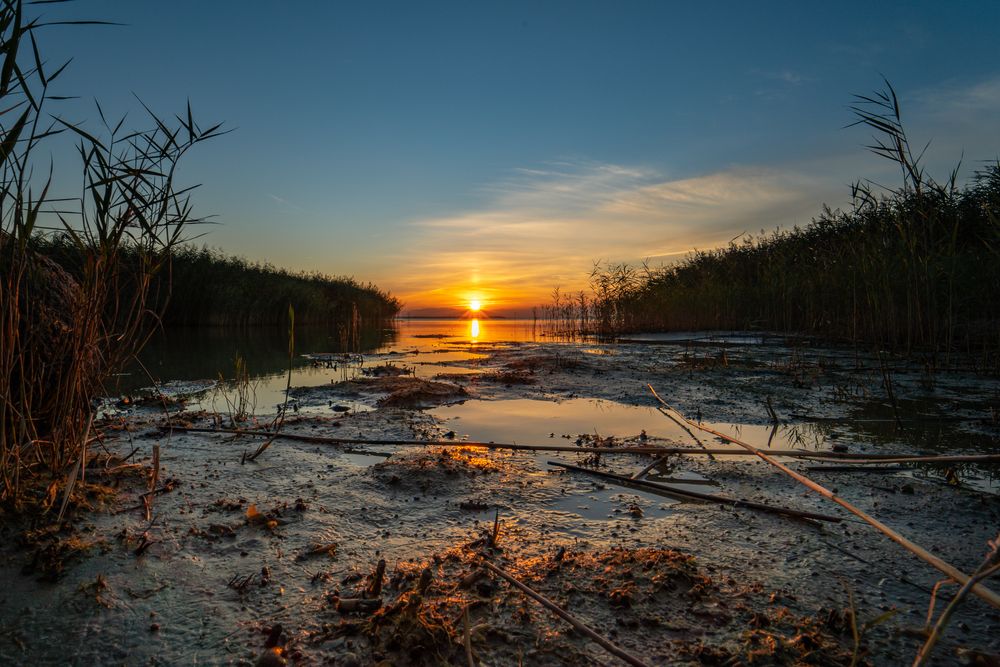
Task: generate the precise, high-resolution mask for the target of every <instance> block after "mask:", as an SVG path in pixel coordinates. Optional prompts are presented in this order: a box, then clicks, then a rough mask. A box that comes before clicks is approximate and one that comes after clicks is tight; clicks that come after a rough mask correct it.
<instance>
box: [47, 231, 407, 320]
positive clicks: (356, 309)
mask: <svg viewBox="0 0 1000 667" xmlns="http://www.w3.org/2000/svg"><path fill="white" fill-rule="evenodd" d="M33 243H34V244H35V247H36V249H37V251H38V252H39V253H40V254H43V255H45V256H46V257H50V258H53V259H56V260H57V261H58V262H59V263H60V264H61V265H63V266H73V265H75V264H76V263H77V259H76V248H75V247H74V246H73V245H71V244H67V243H66V241H65V240H64V239H60V238H47V239H35V240H34V241H33ZM138 259H139V258H137V257H135V256H134V255H132V254H129V253H125V254H124V255H123V261H124V262H126V263H128V264H131V263H134V262H136V261H138ZM152 288H153V290H152V291H153V293H154V294H155V295H156V297H155V301H154V305H155V307H156V310H157V311H158V312H162V313H163V314H162V321H163V325H164V327H165V328H168V329H169V328H171V327H177V326H227V327H243V326H269V325H284V324H285V323H286V320H287V317H288V306H289V305H291V306H292V307H293V308H294V309H295V318H296V321H297V322H298V323H299V324H300V325H320V324H321V325H332V326H335V327H338V328H342V329H343V330H344V331H343V334H344V336H346V337H347V338H351V337H352V331H353V337H354V338H357V332H356V331H354V330H356V329H358V328H359V327H361V326H367V325H373V324H380V323H382V322H384V321H386V320H388V319H391V318H393V317H395V315H396V314H397V312H398V311H399V308H400V303H399V301H398V300H397V299H396V298H395V297H393V296H391V295H390V294H389V293H388V292H385V291H383V290H381V289H379V288H378V287H377V286H375V285H373V284H370V283H369V284H362V283H359V282H358V281H356V280H354V279H353V278H350V277H344V276H329V275H326V274H323V273H319V272H311V273H307V272H291V271H288V270H285V269H281V268H277V267H275V266H273V265H271V264H268V263H261V262H250V261H248V260H246V259H244V258H241V257H234V256H230V255H226V254H224V253H223V252H222V251H220V250H216V249H210V248H207V247H202V248H198V247H195V246H192V245H182V246H178V247H176V248H173V249H172V250H171V254H170V262H169V271H164V272H161V273H159V274H158V275H157V276H155V277H154V278H153V282H152ZM168 297H169V298H168Z"/></svg>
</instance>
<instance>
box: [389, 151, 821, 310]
mask: <svg viewBox="0 0 1000 667" xmlns="http://www.w3.org/2000/svg"><path fill="white" fill-rule="evenodd" d="M827 185H829V184H828V183H827ZM822 187H823V186H822V184H821V183H819V182H818V181H816V180H814V179H811V178H809V177H807V176H804V175H802V173H800V172H798V171H796V170H779V169H767V168H755V167H733V168H730V169H726V170H723V171H719V172H715V173H711V174H705V175H701V176H695V177H688V178H673V179H671V178H667V177H665V176H664V175H663V174H659V173H657V172H655V171H654V170H651V169H647V168H642V167H626V166H621V165H614V164H603V163H594V162H580V163H566V162H564V163H558V164H551V165H545V166H543V167H541V168H533V169H521V170H517V171H515V172H513V173H512V174H511V176H510V177H509V178H508V179H505V180H503V181H501V182H499V183H496V184H493V185H491V186H490V187H489V188H487V189H486V191H487V192H489V195H490V196H489V201H488V202H487V203H486V205H484V206H483V208H482V209H481V210H475V211H468V212H464V213H461V214H456V215H452V216H446V217H437V218H430V219H422V220H417V221H414V222H413V223H411V232H412V234H411V235H410V239H411V241H412V242H411V243H410V244H409V246H408V249H407V252H406V257H405V266H406V270H405V273H404V272H400V275H398V276H393V279H392V280H391V283H392V285H393V290H394V292H396V293H399V294H401V296H402V297H403V298H404V300H406V301H407V303H408V304H409V305H410V306H411V307H422V306H427V305H453V304H452V303H449V302H448V299H452V300H453V301H454V305H459V304H460V303H462V302H463V301H465V300H467V299H468V298H471V297H473V296H479V297H483V298H486V299H487V300H489V301H492V303H493V304H494V305H496V306H500V307H504V306H507V307H510V306H519V305H520V306H523V305H527V304H531V303H539V302H541V301H544V300H545V299H546V298H547V295H548V293H549V291H550V290H551V289H552V287H554V286H556V285H560V286H562V287H563V288H565V289H568V290H571V291H575V290H578V289H582V288H585V287H586V282H587V269H588V267H590V266H592V262H595V261H614V262H618V261H628V262H635V261H639V260H642V259H646V258H652V259H653V260H654V262H657V261H672V260H674V259H676V258H677V257H678V256H682V255H684V254H685V253H686V252H688V251H689V250H691V249H692V248H694V247H701V248H707V247H714V246H717V245H720V244H723V243H726V242H727V241H728V240H729V239H731V238H732V237H733V236H734V235H736V234H739V233H741V232H744V231H750V232H755V231H758V230H760V229H772V228H774V227H776V226H779V225H789V224H801V223H805V222H808V221H809V219H810V218H811V216H812V215H814V214H815V213H817V212H818V210H819V204H820V202H821V201H822V199H821V198H818V197H820V196H821V191H822ZM824 194H825V193H824ZM399 259H400V261H404V258H399ZM428 287H429V289H428ZM445 295H447V296H445Z"/></svg>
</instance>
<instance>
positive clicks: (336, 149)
mask: <svg viewBox="0 0 1000 667" xmlns="http://www.w3.org/2000/svg"><path fill="white" fill-rule="evenodd" d="M41 9H42V10H43V11H44V12H45V14H46V16H47V17H48V18H52V19H66V18H89V19H101V20H107V21H114V22H118V23H121V24H122V25H117V26H52V27H49V28H46V29H45V30H44V31H41V32H39V34H38V39H39V44H40V47H41V49H42V51H43V53H44V54H45V56H46V58H47V59H48V61H49V62H53V63H55V62H58V61H61V60H64V59H66V58H69V57H72V58H73V61H72V63H71V64H70V67H69V69H67V70H66V73H65V74H64V75H62V77H61V78H60V79H59V81H58V83H57V85H55V88H56V90H54V91H52V92H53V93H56V94H60V95H72V96H78V97H79V99H77V100H68V101H63V102H58V105H59V106H58V107H55V110H53V109H50V111H53V112H54V113H58V114H59V115H61V116H63V117H65V118H69V119H72V120H74V121H79V122H83V123H84V124H85V126H87V127H96V126H97V124H98V123H99V120H100V118H99V116H98V113H97V111H96V107H95V106H94V104H93V101H94V100H95V99H96V100H99V101H100V103H101V105H102V108H103V109H104V111H105V114H106V115H107V116H109V117H117V116H120V115H121V114H124V113H127V114H128V118H127V121H126V126H132V127H136V128H138V127H144V126H145V124H146V123H147V122H148V121H146V120H145V119H144V117H143V113H142V107H141V106H140V104H139V103H138V102H137V98H140V99H141V100H142V101H143V102H145V103H146V104H147V105H148V106H149V107H151V108H152V109H154V110H156V111H157V112H158V113H160V114H166V115H169V114H173V113H181V112H182V111H183V110H184V108H185V105H186V103H187V101H188V100H190V102H191V105H192V108H193V109H194V112H195V115H196V117H197V118H199V119H201V122H202V124H203V125H204V126H207V125H210V124H214V123H215V122H218V121H224V122H225V126H226V127H227V128H231V129H233V132H231V133H230V134H227V135H225V136H222V137H219V138H217V139H214V140H212V141H211V142H208V143H206V144H204V145H201V146H199V147H198V148H197V150H196V152H194V153H192V154H191V155H189V156H187V161H186V163H184V164H182V166H181V177H182V181H184V183H185V184H201V187H200V189H199V190H198V191H197V193H196V195H195V198H194V202H195V206H196V210H197V211H198V212H199V213H201V214H204V215H214V216H215V218H214V220H215V221H217V222H218V223H220V224H218V225H215V226H211V227H206V228H204V229H203V230H202V231H206V232H208V233H207V235H206V236H205V237H203V238H201V239H199V240H198V243H202V244H207V245H209V246H212V247H216V248H220V249H222V250H224V251H226V252H228V253H232V254H237V255H242V256H245V257H247V258H248V259H251V260H261V261H268V262H271V263H272V264H275V265H278V266H283V267H287V268H290V269H295V270H306V271H320V272H324V273H329V274H335V275H350V276H353V277H355V278H356V279H358V280H360V281H361V282H373V283H375V284H377V285H379V286H380V287H382V288H384V289H387V290H389V291H391V292H392V293H393V294H394V295H396V296H398V297H400V298H401V299H402V300H403V301H404V302H405V304H406V311H407V312H421V311H423V312H426V311H425V310H424V309H427V308H437V307H456V308H460V309H462V308H464V307H466V306H467V304H468V303H469V301H470V300H472V299H479V300H481V301H482V302H483V307H484V308H487V309H489V310H491V311H493V312H497V313H506V314H512V313H516V312H525V311H526V310H527V309H529V308H530V307H531V306H532V305H535V304H539V303H544V302H546V301H548V298H549V294H550V292H551V290H552V288H554V287H556V286H558V287H560V288H561V289H562V290H563V291H564V292H567V291H568V292H575V291H577V290H581V289H586V288H587V281H588V275H589V273H590V271H591V269H592V267H593V266H594V264H595V263H597V262H615V263H617V262H630V263H638V262H642V261H647V262H648V263H650V264H652V265H654V266H656V265H660V264H668V263H670V262H672V261H677V260H678V259H679V258H681V257H683V255H684V254H685V253H687V252H689V251H690V250H691V249H693V248H701V249H705V248H711V247H717V246H719V245H724V244H725V243H727V242H728V241H729V240H730V239H732V238H733V237H735V236H737V235H740V234H743V233H757V232H760V231H761V230H772V229H775V228H777V227H789V226H792V225H805V224H808V223H809V221H810V220H811V219H812V218H813V217H814V216H816V215H818V214H819V213H820V212H821V210H822V205H823V204H824V203H825V204H828V205H830V206H831V207H834V208H836V207H846V206H848V205H849V204H850V184H851V183H852V182H854V181H855V180H857V179H872V180H874V181H876V182H878V183H885V184H887V185H895V184H897V183H898V181H899V176H898V173H897V172H896V171H895V170H894V168H893V166H892V165H891V164H889V163H887V162H885V161H884V160H880V159H879V158H877V157H875V156H873V155H871V154H870V153H868V152H866V150H865V148H864V146H865V144H866V143H867V142H868V141H869V139H870V136H869V134H868V133H867V132H866V131H865V130H863V129H861V128H858V127H853V128H850V127H846V126H847V125H848V124H849V123H850V122H851V121H852V116H851V112H850V110H849V106H850V104H851V103H852V96H853V95H854V94H858V93H861V94H868V93H870V92H871V91H873V90H875V89H878V88H880V87H882V85H883V77H886V78H888V80H889V81H891V82H892V85H893V86H894V87H895V88H896V90H897V92H898V94H899V96H900V100H901V103H902V110H903V120H904V123H905V125H906V127H907V129H908V131H909V134H910V136H911V138H912V140H913V142H914V143H915V144H920V145H923V144H924V143H925V142H927V141H930V142H931V144H930V147H929V149H928V152H927V157H926V160H927V166H928V169H929V171H930V173H931V174H932V175H935V176H937V177H938V178H939V179H944V178H946V177H947V174H948V172H949V171H950V170H951V169H952V168H954V167H955V166H956V165H957V164H959V162H961V164H962V171H961V173H962V175H963V177H968V176H969V175H971V174H972V172H973V171H974V170H975V169H976V167H977V165H980V164H981V163H982V161H984V160H995V159H996V158H997V156H998V154H1000V131H998V127H1000V59H998V58H996V53H995V45H996V41H997V38H998V37H1000V3H998V2H994V1H989V2H973V1H969V2H962V3H943V2H939V1H938V2H906V3H893V2H879V3H872V2H864V3H852V2H836V3H812V2H766V1H762V2H753V3H747V2H698V3H691V2H684V3H680V2H628V1H615V2H611V1H608V2H584V1H575V2H513V1H508V2H502V3H501V2H496V3H485V2H467V1H466V2H455V3H437V2H427V3H414V2H401V3H389V2H363V3H361V2H359V3H340V2H319V1H306V0H301V1H289V2H276V1H267V2H265V1H263V0H261V1H257V2H246V1H240V2H237V1H235V0H212V1H211V2H204V1H203V0H200V1H190V0H172V1H171V2H153V1H152V0H148V1H125V0H119V1H111V0H105V1H97V0H95V1H90V2H88V1H86V0H82V1H80V2H76V3H71V4H56V5H43V6H41ZM65 144H66V141H65V140H64V139H62V138H56V139H54V140H53V141H52V143H51V147H50V151H51V154H52V156H53V159H54V160H55V161H56V162H58V163H59V164H60V167H61V168H62V166H63V165H65V164H70V166H72V163H73V160H75V159H77V158H74V156H73V155H72V152H71V151H70V150H69V148H70V146H68V145H65ZM59 173H60V174H61V175H62V174H63V173H65V174H66V178H65V180H63V181H62V182H61V183H59V185H60V187H62V188H64V192H66V193H73V192H78V191H79V183H78V179H77V181H76V182H75V183H74V181H73V175H72V174H73V172H72V170H70V169H69V168H67V171H66V172H63V171H62V170H60V172H59Z"/></svg>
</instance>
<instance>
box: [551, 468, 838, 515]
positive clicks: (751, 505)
mask: <svg viewBox="0 0 1000 667" xmlns="http://www.w3.org/2000/svg"><path fill="white" fill-rule="evenodd" d="M548 463H549V465H550V466H556V467H559V468H565V469H567V470H575V471H577V472H583V473H587V474H588V475H594V476H596V477H600V478H602V479H607V480H610V481H612V482H617V483H618V484H621V485H623V486H634V487H636V488H639V489H644V490H646V491H652V492H653V493H659V494H664V495H668V496H673V497H679V498H685V499H694V500H704V501H707V502H712V503H718V504H720V505H728V506H730V507H746V508H748V509H755V510H761V511H763V512H771V513H773V514H784V515H786V516H792V517H795V518H797V519H813V520H816V521H828V522H830V523H840V521H841V520H842V519H841V518H840V517H837V516H830V515H829V514H818V513H815V512H804V511H802V510H795V509H789V508H787V507H776V506H774V505H765V504H764V503H755V502H753V501H750V500H741V499H739V498H729V497H728V496H720V495H717V494H714V493H700V492H698V491H689V490H688V489H679V488H676V487H673V486H668V485H666V484H658V483H656V482H649V481H646V480H639V479H633V478H631V477H626V476H625V475H616V474H614V473H611V472H604V471H602V470H591V469H590V468H582V467H580V466H575V465H570V464H569V463H559V462H558V461H549V462H548Z"/></svg>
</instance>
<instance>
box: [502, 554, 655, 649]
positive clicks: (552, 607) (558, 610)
mask: <svg viewBox="0 0 1000 667" xmlns="http://www.w3.org/2000/svg"><path fill="white" fill-rule="evenodd" d="M483 566H484V567H486V568H487V569H488V570H490V572H493V573H494V574H497V575H499V576H501V577H503V578H504V579H506V580H507V581H508V582H510V583H511V584H513V585H514V586H516V587H517V588H518V589H520V590H521V592H522V593H524V594H525V595H527V596H528V597H530V598H531V599H532V600H534V601H535V602H537V603H538V604H540V605H542V606H543V607H545V608H546V609H548V610H549V611H551V612H553V613H554V614H556V615H557V616H559V617H560V618H562V619H563V620H564V621H566V622H567V623H569V624H570V625H572V626H573V628H574V629H576V630H577V631H578V632H580V633H581V634H584V635H586V636H587V637H589V638H591V639H593V640H594V641H595V642H597V643H598V644H600V645H601V647H602V648H604V650H605V651H607V652H608V653H610V654H611V655H613V656H615V657H617V658H620V659H621V660H622V661H624V662H626V663H628V664H630V665H634V666H635V667H647V665H646V663H644V662H643V661H642V660H639V658H637V657H635V656H634V655H632V654H631V653H628V652H626V651H625V650H624V649H622V648H620V647H619V646H617V645H616V644H613V643H611V642H610V641H608V640H607V639H605V638H604V637H602V636H601V635H599V634H598V633H597V632H596V631H594V630H593V629H591V628H590V626H588V625H585V624H584V623H583V622H582V621H580V620H578V619H577V618H576V617H575V616H573V615H572V614H570V613H569V612H568V611H566V610H565V609H563V608H562V607H560V606H559V605H557V604H556V603H555V602H552V601H551V600H549V599H548V598H546V597H543V596H542V595H541V594H540V593H537V592H535V591H534V590H533V589H532V588H530V587H528V586H527V585H526V584H522V583H521V582H520V581H518V580H517V579H515V578H514V576H513V575H510V574H507V573H506V572H505V571H503V570H502V569H500V568H499V567H497V566H496V565H494V564H493V563H491V562H489V561H483Z"/></svg>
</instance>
